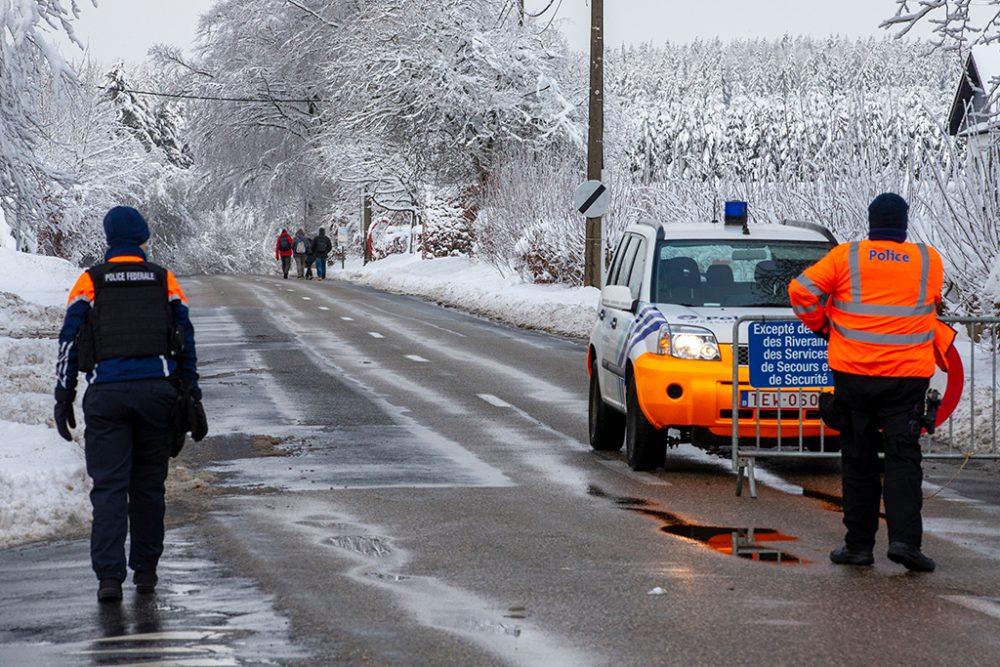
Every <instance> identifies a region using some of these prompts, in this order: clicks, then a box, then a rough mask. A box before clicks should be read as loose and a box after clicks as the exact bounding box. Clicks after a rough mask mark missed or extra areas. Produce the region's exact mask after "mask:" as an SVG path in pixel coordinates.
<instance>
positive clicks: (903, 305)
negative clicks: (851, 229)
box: [788, 193, 955, 572]
mask: <svg viewBox="0 0 1000 667" xmlns="http://www.w3.org/2000/svg"><path fill="white" fill-rule="evenodd" d="M908 216H909V206H908V205H907V203H906V201H905V200H904V199H903V198H902V197H900V196H899V195H897V194H893V193H885V194H881V195H879V196H878V197H876V198H875V199H874V200H873V201H872V202H871V205H870V206H869V207H868V223H869V227H870V228H869V232H868V240H865V241H856V242H853V243H842V244H840V245H838V246H837V247H835V248H833V249H832V250H831V251H830V252H829V253H828V254H827V255H826V256H825V257H824V258H823V259H821V260H820V261H819V262H817V263H816V264H814V265H813V266H811V267H809V268H808V269H806V270H805V271H804V272H803V273H802V274H801V275H799V276H798V277H797V278H796V279H795V280H793V281H792V282H791V284H789V286H788V293H789V297H790V299H791V303H792V307H793V309H794V311H795V313H796V315H798V317H799V318H800V319H801V320H802V321H803V322H804V323H805V325H806V326H808V327H809V328H810V329H812V330H813V331H814V332H816V334H817V335H818V336H820V337H822V338H826V339H828V340H829V364H830V368H831V369H833V379H834V397H835V400H834V406H835V408H836V410H835V412H837V413H838V414H839V419H840V422H841V423H840V424H839V425H837V429H838V430H840V433H841V434H840V438H841V440H840V442H841V462H842V467H843V497H844V525H845V527H846V528H847V534H846V537H845V540H844V545H843V546H841V547H839V548H837V549H835V550H833V551H832V552H831V553H830V560H832V561H833V562H834V563H837V564H839V565H871V564H872V563H873V562H874V556H873V552H874V547H875V533H876V532H877V530H878V522H879V500H880V497H881V496H882V495H883V494H884V496H885V514H886V524H887V526H888V531H889V550H888V557H889V560H891V561H893V562H896V563H900V564H901V565H903V566H905V567H906V568H907V569H909V570H914V571H918V572H930V571H933V570H934V567H935V564H934V561H933V560H931V559H930V558H928V557H927V556H925V555H924V553H923V552H922V551H921V541H922V538H923V524H922V521H921V516H920V513H921V506H922V504H923V496H922V495H921V482H922V480H923V472H922V470H921V454H920V432H921V428H922V427H923V426H924V424H925V421H926V418H927V415H926V413H925V408H926V405H927V396H928V387H929V384H930V378H931V376H932V375H933V374H934V366H935V363H937V365H938V366H940V367H941V368H942V369H944V370H947V366H946V363H945V361H944V359H945V356H946V353H947V351H948V348H949V347H951V345H952V343H953V342H954V338H955V332H954V330H952V329H951V327H949V326H947V325H945V324H944V323H942V322H940V321H939V320H938V319H937V308H938V306H939V305H940V303H941V286H942V283H943V282H944V269H943V266H942V261H941V256H940V254H938V252H937V250H935V249H934V248H932V247H930V246H928V245H926V244H924V243H908V242H907V241H906V235H907V225H908ZM880 450H882V451H884V452H885V463H884V466H885V483H884V488H883V485H882V479H881V477H880V462H879V458H878V454H879V451H880Z"/></svg>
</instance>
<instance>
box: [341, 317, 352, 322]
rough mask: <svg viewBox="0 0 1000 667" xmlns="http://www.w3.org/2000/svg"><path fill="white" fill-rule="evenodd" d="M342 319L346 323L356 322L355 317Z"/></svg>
mask: <svg viewBox="0 0 1000 667" xmlns="http://www.w3.org/2000/svg"><path fill="white" fill-rule="evenodd" d="M340 319H342V320H344V321H345V322H353V321H354V318H353V317H341V318H340Z"/></svg>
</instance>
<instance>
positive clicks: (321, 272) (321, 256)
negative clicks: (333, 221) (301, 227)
mask: <svg viewBox="0 0 1000 667" xmlns="http://www.w3.org/2000/svg"><path fill="white" fill-rule="evenodd" d="M312 250H313V254H315V256H316V278H317V279H318V280H326V260H327V257H328V256H329V255H330V251H331V250H333V243H332V242H331V241H330V237H329V236H327V235H326V230H325V229H324V228H322V227H320V228H319V234H317V235H316V238H314V239H313V240H312Z"/></svg>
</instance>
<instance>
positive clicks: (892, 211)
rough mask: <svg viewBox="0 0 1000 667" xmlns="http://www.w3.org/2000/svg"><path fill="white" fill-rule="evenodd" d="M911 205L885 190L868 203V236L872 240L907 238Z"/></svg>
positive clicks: (899, 241)
mask: <svg viewBox="0 0 1000 667" xmlns="http://www.w3.org/2000/svg"><path fill="white" fill-rule="evenodd" d="M909 212H910V206H909V204H907V203H906V200H905V199H903V198H902V197H900V196H899V195H897V194H895V193H892V192H883V193H882V194H880V195H879V196H878V197H875V199H873V200H872V203H871V204H869V205H868V238H870V239H871V240H872V241H897V242H898V243H902V242H903V241H905V240H906V227H907V224H908V222H909Z"/></svg>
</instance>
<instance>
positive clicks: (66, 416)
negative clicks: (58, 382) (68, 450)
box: [55, 389, 76, 442]
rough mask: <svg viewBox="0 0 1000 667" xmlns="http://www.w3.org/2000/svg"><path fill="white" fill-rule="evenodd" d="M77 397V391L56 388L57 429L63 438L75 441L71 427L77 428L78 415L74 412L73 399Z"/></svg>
mask: <svg viewBox="0 0 1000 667" xmlns="http://www.w3.org/2000/svg"><path fill="white" fill-rule="evenodd" d="M75 399H76V392H75V391H70V390H68V389H56V408H55V418H56V430H57V431H59V435H61V436H62V438H63V440H68V441H69V442H72V441H73V434H72V433H70V432H69V430H70V429H71V428H76V415H74V414H73V401H74V400H75Z"/></svg>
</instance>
